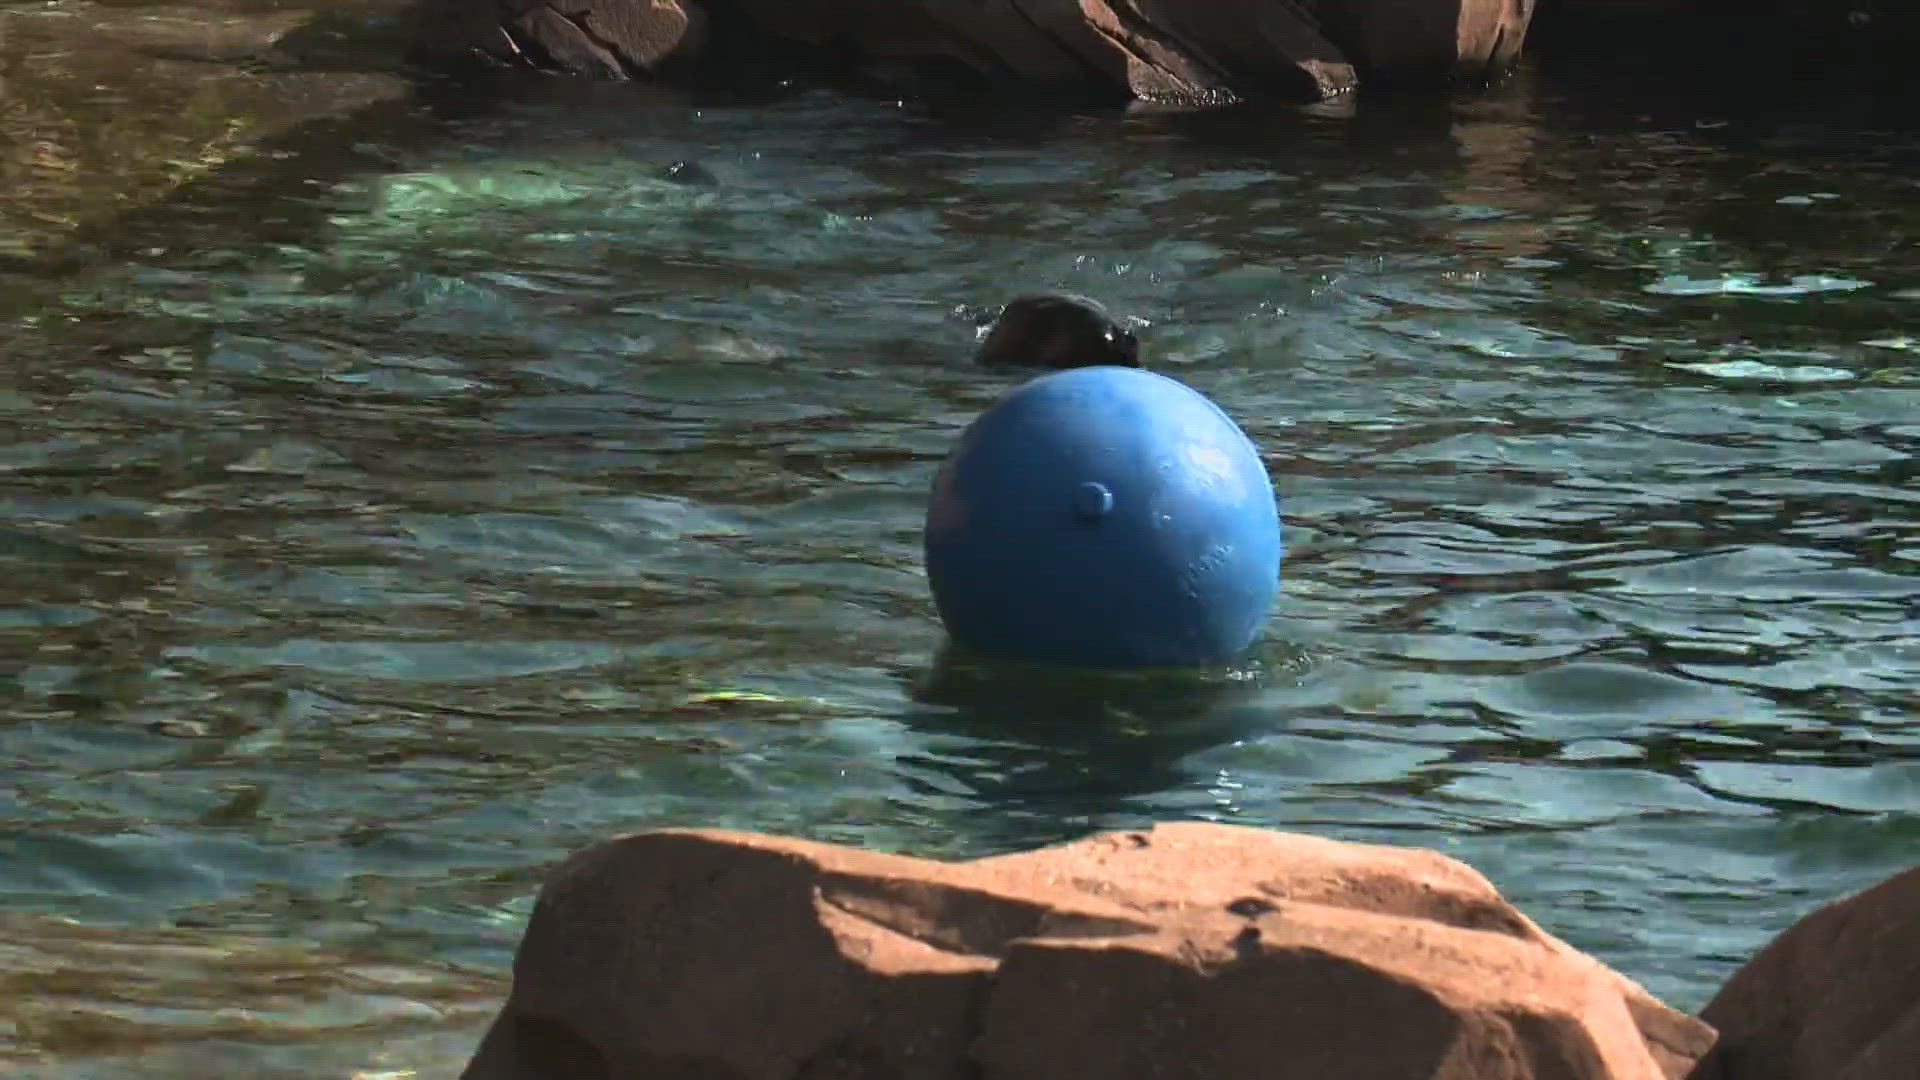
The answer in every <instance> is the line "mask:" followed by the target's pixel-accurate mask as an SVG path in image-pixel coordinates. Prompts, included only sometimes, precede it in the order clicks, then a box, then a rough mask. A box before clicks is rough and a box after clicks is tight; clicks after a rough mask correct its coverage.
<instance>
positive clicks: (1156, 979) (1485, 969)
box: [464, 824, 1713, 1080]
mask: <svg viewBox="0 0 1920 1080" xmlns="http://www.w3.org/2000/svg"><path fill="white" fill-rule="evenodd" d="M1712 1039H1713V1036H1712V1032H1711V1031H1710V1029H1708V1028H1707V1027H1706V1026H1705V1025H1703V1024H1701V1023H1700V1022H1698V1021H1696V1020H1692V1019H1690V1018H1688V1017H1686V1016H1684V1015H1682V1014H1680V1013H1677V1012H1675V1011H1674V1010H1672V1009H1670V1008H1668V1007H1666V1006H1665V1005H1662V1004H1661V1003H1659V1002H1658V1001H1655V1000H1654V999H1653V998H1652V997H1650V996H1648V995H1647V993H1646V992H1645V991H1644V990H1642V989H1641V988H1640V987H1638V986H1637V985H1635V984H1634V983H1632V982H1630V981H1628V980H1627V979H1625V978H1624V977H1622V976H1620V975H1618V974H1615V973H1614V972H1612V971H1611V970H1609V969H1607V968H1606V967H1604V966H1602V965H1601V964H1600V963H1599V962H1598V961H1595V960H1593V959H1591V958H1589V957H1587V956H1585V955H1583V954H1581V953H1579V952H1577V951H1575V950H1574V949H1573V948H1571V947H1570V946H1568V945H1565V944H1563V943H1562V942H1560V941H1558V940H1557V939H1555V938H1553V937H1552V936H1550V935H1548V934H1546V933H1545V932H1544V931H1542V930H1541V929H1540V928H1539V927H1538V926H1536V925H1534V924H1533V923H1532V922H1531V921H1529V920H1528V919H1527V918H1526V917H1525V916H1524V915H1522V914H1521V913H1520V912H1518V911H1517V910H1515V909H1514V908H1513V907H1512V905H1510V904H1508V903H1507V902H1506V901H1505V900H1504V899H1502V898H1501V896H1500V895H1499V893H1498V892H1496V891H1495V890H1494V888H1493V886H1492V885H1490V884H1488V882H1487V881H1486V879H1485V878H1483V877H1481V876H1480V875H1479V874H1478V873H1476V872H1475V871H1473V870H1472V869H1471V868H1469V867H1467V866H1465V865H1464V864H1462V863H1459V862H1456V861H1454V860H1452V859H1448V858H1446V857H1444V856H1442V855H1439V854H1436V853H1433V852H1427V851H1421V850H1415V849H1401V848H1389V847H1375V846H1368V845H1360V844H1347V843H1340V842H1336V841H1331V840H1322V839H1317V838H1313V837H1307V836H1299V835H1289V834H1283V833H1274V832H1267V831H1263V830H1257V829H1249V828H1240V827H1232V826H1220V825H1203V824H1178V825H1162V826H1159V827H1157V828H1155V829H1153V830H1152V831H1151V832H1134V833H1115V834H1106V835H1100V836H1094V837H1091V838H1089V839H1085V840H1081V841H1078V842H1076V843H1072V844H1067V845H1064V846H1061V847H1055V848H1047V849H1041V850H1037V851H1031V852H1026V853H1021V854H1014V855H1005V856H999V857H995V858H986V859H979V860H975V861H972V862H965V863H943V862H935V861H931V860H925V859H915V858H908V857H905V856H899V855H887V854H879V853H874V852H867V851H861V850H857V849H851V848H845V847H839V846H834V845H829V844H820V843H812V842H807V841H801V840H791V839H781V838H776V837H768V836H759V835H752V834H741V833H727V832H716V831H669V832H657V833H647V834H641V835H637V836H630V837H625V838H622V839H618V840H613V841H610V842H607V843H603V844H599V845H596V846H594V847H592V848H589V849H587V850H585V851H583V852H581V853H579V854H577V855H575V856H574V857H573V858H571V859H569V860H567V861H566V862H565V863H563V864H562V865H561V866H560V867H559V868H558V869H556V870H555V871H554V873H553V875H552V876H551V877H550V878H549V879H548V881H547V884H546V887H545V889H544V890H543V891H542V893H541V895H540V899H539V901H538V903H537V904H536V906H535V908H534V912H533V918H532V921H531V923H530V925H529V926H528V927H527V932H526V937H525V939H524V940H523V941H522V943H521V946H520V950H519V954H518V956H517V958H516V960H515V964H514V982H513V990H512V993H511V995H510V996H509V998H508V1000H507V1002H506V1005H505V1007H504V1008H503V1009H502V1010H501V1012H500V1014H499V1016H498V1017H497V1018H496V1019H495V1021H494V1024H493V1026H492V1027H491V1028H490V1029H489V1031H488V1033H487V1035H486V1037H485V1039H484V1040H483V1041H482V1043H481V1046H480V1048H479V1050H478V1052H477V1053H476V1055H475V1057H474V1058H473V1060H472V1062H471V1063H470V1064H469V1066H468V1068H467V1071H466V1073H465V1074H464V1075H465V1077H466V1078H467V1080H533V1078H536V1077H540V1078H546V1077H560V1076H566V1077H580V1078H594V1077H624V1076H634V1077H640V1076H689V1077H691V1076H701V1077H714V1078H722V1077H725V1078H739V1080H787V1078H795V1080H797V1078H802V1077H808V1078H824V1077H863V1078H864V1077H873V1078H879V1077H898V1078H902V1080H921V1078H926V1080H932V1078H954V1080H957V1078H959V1077H980V1078H985V1080H993V1078H1014V1077H1032V1078H1057V1077H1075V1078H1077V1080H1106V1078H1120V1077H1144V1076H1154V1077H1167V1078H1176V1077H1192V1078H1194V1080H1202V1078H1206V1080H1213V1078H1218V1077H1229V1076H1267V1075H1281V1074H1284V1075H1289V1076H1294V1075H1297V1076H1314V1077H1319V1076H1325V1077H1352V1078H1361V1077H1369V1078H1376V1080H1401V1078H1405V1080H1416V1078H1457V1080H1530V1078H1535V1077H1539V1078H1546V1077H1575V1076H1578V1077H1584V1078H1589V1080H1627V1078H1632V1080H1677V1078H1679V1077H1681V1076H1684V1075H1685V1074H1686V1072H1687V1070H1688V1069H1689V1068H1690V1067H1691V1066H1692V1064H1693V1062H1694V1060H1695V1059H1696V1058H1697V1057H1698V1056H1699V1055H1701V1054H1702V1053H1703V1052H1704V1051H1705V1050H1706V1049H1707V1048H1708V1046H1709V1045H1710V1044H1711V1042H1712Z"/></svg>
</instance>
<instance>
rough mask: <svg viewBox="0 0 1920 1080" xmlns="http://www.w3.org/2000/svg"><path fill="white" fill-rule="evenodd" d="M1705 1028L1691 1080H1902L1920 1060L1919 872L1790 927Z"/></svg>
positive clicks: (1716, 1007) (1748, 968) (1716, 1005)
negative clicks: (1708, 1044)
mask: <svg viewBox="0 0 1920 1080" xmlns="http://www.w3.org/2000/svg"><path fill="white" fill-rule="evenodd" d="M1700 1015H1701V1018H1702V1019H1704V1020H1706V1021H1707V1022H1708V1023H1710V1024H1712V1025H1714V1026H1715V1027H1717V1028H1719V1029H1720V1032H1721V1036H1720V1043H1719V1045H1717V1046H1716V1047H1715V1048H1714V1050H1713V1052H1712V1053H1711V1054H1710V1055H1708V1057H1707V1058H1706V1060H1704V1061H1702V1062H1701V1064H1700V1069H1699V1071H1698V1072H1696V1073H1695V1074H1694V1080H1909V1078H1911V1077H1912V1076H1913V1075H1914V1074H1915V1072H1916V1069H1920V1066H1917V1065H1916V1064H1915V1063H1916V1062H1920V867H1915V868H1914V869H1912V870H1908V871H1906V872H1905V873H1902V874H1898V875H1895V876H1894V877H1892V878H1889V879H1888V880H1886V881H1883V882H1881V883H1880V884H1878V885H1875V886H1874V887H1872V888H1870V889H1867V890H1865V891H1864V892H1859V893H1856V894H1854V895H1853V896H1849V897H1847V898H1845V899H1843V900H1838V901H1835V902H1834V903H1831V904H1828V905H1827V906H1825V907H1823V908H1820V909H1819V910H1817V911H1815V912H1813V913H1812V914H1810V915H1808V916H1806V917H1805V918H1803V919H1801V920H1800V921H1799V922H1797V923H1794V924H1793V925H1792V926H1790V927H1788V928H1787V930H1786V931H1785V932H1784V933H1782V934H1781V935H1780V936H1779V937H1777V938H1775V939H1773V941H1772V942H1770V943H1769V944H1768V945H1767V947H1766V948H1764V949H1762V950H1760V951H1759V952H1758V953H1756V954H1755V955H1754V957H1753V958H1752V959H1751V960H1748V961H1747V962H1746V964H1745V965H1744V966H1743V967H1741V968H1740V970H1738V971H1736V972H1734V973H1733V977H1732V978H1730V979H1728V980H1727V983H1726V985H1725V986H1723V987H1721V988H1720V992H1719V993H1718V994H1716V995H1714V998H1713V1000H1712V1001H1711V1002H1709V1003H1708V1004H1707V1007H1706V1008H1705V1009H1704V1010H1702V1011H1701V1014H1700Z"/></svg>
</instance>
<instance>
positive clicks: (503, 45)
mask: <svg viewBox="0 0 1920 1080" xmlns="http://www.w3.org/2000/svg"><path fill="white" fill-rule="evenodd" d="M1532 13H1533V0H1178V2H1175V0H815V2H812V3H798V2H795V0H426V8H425V13H424V18H423V21H422V22H421V24H420V29H419V32H418V35H417V36H418V39H419V42H420V44H421V46H422V48H423V50H424V51H425V52H427V53H429V54H435V55H447V54H471V53H478V54H480V55H483V56H487V57H490V58H492V59H494V60H496V61H499V62H502V63H507V64H514V65H524V66H531V67H539V68H546V69H549V70H558V71H565V72H569V73H573V74H578V75H585V76H591V77H596V78H607V79H624V78H642V77H646V78H653V77H659V78H672V77H675V76H678V75H680V74H682V73H690V72H693V71H696V70H699V69H701V68H702V67H706V68H712V67H714V66H724V65H725V64H728V63H731V64H732V65H734V66H736V67H741V66H745V67H758V66H766V65H768V64H783V63H798V64H800V65H802V66H804V65H805V64H807V63H808V62H814V63H819V64H831V63H839V64H844V65H851V66H853V67H856V68H861V69H865V70H870V71H873V70H882V69H900V68H905V69H937V70H939V71H940V72H941V73H942V75H943V77H945V78H947V79H949V80H951V79H953V78H954V77H955V76H956V74H957V75H958V76H959V77H960V78H961V81H962V82H964V83H968V84H971V85H978V86H983V87H1021V88H1025V89H1042V88H1054V89H1058V90H1061V91H1064V92H1091V91H1105V92H1110V93H1116V94H1117V93H1126V94H1130V95H1132V96H1133V97H1136V98H1140V99H1144V100H1168V101H1181V102H1225V101H1233V100H1239V99H1241V98H1244V97H1247V96H1278V97H1284V98H1295V99H1311V98H1317V97H1323V96H1326V95H1330V94H1337V93H1340V92H1342V91H1344V90H1347V89H1350V88H1351V87H1352V86H1353V85H1354V83H1355V81H1356V74H1355V72H1356V70H1359V71H1365V72H1367V73H1369V74H1370V75H1374V76H1379V77H1381V78H1384V79H1394V78H1402V79H1425V80H1432V79H1435V78H1444V77H1448V76H1456V75H1466V76H1484V75H1487V74H1490V73H1495V72H1498V71H1500V70H1502V69H1504V68H1505V67H1507V66H1508V65H1509V64H1511V63H1512V61H1513V59H1514V58H1515V57H1516V56H1517V55H1518V53H1519V50H1520V46H1521V43H1522V41H1523V40H1524V39H1525V37H1526V31H1527V26H1528V23H1529V21H1530V19H1531V17H1532ZM748 42H751V43H753V44H752V45H751V46H749V45H748V44H746V43H748ZM743 57H754V58H755V59H744V60H743V59H742V58H743Z"/></svg>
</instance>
